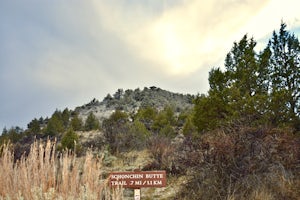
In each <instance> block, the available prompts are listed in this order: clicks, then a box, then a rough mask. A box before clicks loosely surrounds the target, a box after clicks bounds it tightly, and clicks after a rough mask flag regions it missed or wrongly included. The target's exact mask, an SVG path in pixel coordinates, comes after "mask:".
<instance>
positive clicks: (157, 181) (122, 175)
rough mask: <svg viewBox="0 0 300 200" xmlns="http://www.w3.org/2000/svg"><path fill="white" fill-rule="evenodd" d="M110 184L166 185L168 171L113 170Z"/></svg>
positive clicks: (133, 185)
mask: <svg viewBox="0 0 300 200" xmlns="http://www.w3.org/2000/svg"><path fill="white" fill-rule="evenodd" d="M109 184H110V186H111V187H123V188H142V187H166V185H167V178H166V171H138V172H113V173H111V174H110V175H109Z"/></svg>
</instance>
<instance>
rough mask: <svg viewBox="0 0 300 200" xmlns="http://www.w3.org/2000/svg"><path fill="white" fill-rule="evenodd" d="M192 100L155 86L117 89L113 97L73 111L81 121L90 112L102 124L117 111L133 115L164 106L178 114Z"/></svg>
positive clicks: (186, 95)
mask: <svg viewBox="0 0 300 200" xmlns="http://www.w3.org/2000/svg"><path fill="white" fill-rule="evenodd" d="M193 98H194V96H193V95H190V94H179V93H173V92H169V91H166V90H163V89H160V88H157V87H155V86H152V87H150V88H147V87H145V88H144V89H143V90H140V89H139V88H137V89H135V90H131V89H128V90H125V91H124V90H123V89H118V90H117V91H116V92H115V94H113V95H110V94H107V96H106V97H105V98H104V99H103V101H101V102H100V101H99V100H97V99H93V100H92V101H91V102H90V103H88V104H85V105H83V106H80V107H77V108H76V109H75V111H76V112H77V113H79V116H80V117H81V118H82V119H83V120H85V119H86V118H87V116H88V115H89V113H91V112H92V113H93V114H94V115H95V116H96V117H97V118H98V119H99V120H100V122H102V121H103V120H104V119H106V118H108V117H109V116H110V115H111V114H112V113H113V112H114V111H115V110H117V109H118V110H122V111H124V112H127V113H135V112H137V111H138V109H139V108H140V107H146V106H151V107H154V108H156V109H157V110H162V109H163V108H164V107H165V106H172V107H173V108H174V111H175V113H176V112H177V113H178V112H180V111H182V110H186V109H190V108H192V107H193V104H192V100H193Z"/></svg>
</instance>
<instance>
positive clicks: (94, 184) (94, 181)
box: [0, 140, 122, 200]
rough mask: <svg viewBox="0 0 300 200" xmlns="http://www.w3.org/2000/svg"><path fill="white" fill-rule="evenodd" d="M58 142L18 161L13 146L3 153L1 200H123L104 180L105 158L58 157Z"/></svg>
mask: <svg viewBox="0 0 300 200" xmlns="http://www.w3.org/2000/svg"><path fill="white" fill-rule="evenodd" d="M55 148H56V147H55V142H51V141H49V140H48V141H47V142H46V143H42V142H37V141H36V142H34V143H33V144H32V146H31V149H30V152H29V155H28V156H25V155H24V156H22V158H21V159H20V160H17V161H14V156H13V152H12V151H11V150H10V146H9V145H4V146H2V147H1V150H0V154H1V156H0V199H25V200H34V199H36V200H43V199H45V200H46V199H51V200H52V199H68V200H73V199H89V200H90V199H91V200H92V199H111V200H115V199H122V191H111V189H110V188H109V187H108V185H107V180H103V177H102V171H101V158H95V157H94V156H93V155H92V153H91V152H87V154H86V156H85V157H82V158H77V157H76V155H74V154H73V153H71V152H70V151H66V152H64V153H61V154H58V153H57V152H55Z"/></svg>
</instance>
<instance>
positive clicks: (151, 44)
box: [96, 0, 267, 75]
mask: <svg viewBox="0 0 300 200" xmlns="http://www.w3.org/2000/svg"><path fill="white" fill-rule="evenodd" d="M114 3H115V4H114ZM114 3H109V4H108V3H105V1H102V2H100V3H97V6H96V7H97V9H98V10H99V15H100V20H101V21H102V24H103V25H104V26H105V27H106V29H108V30H110V31H111V32H113V33H114V34H116V35H118V36H119V37H121V38H122V39H124V40H125V41H126V43H127V44H128V45H129V46H130V47H131V48H132V51H134V52H136V54H137V55H139V56H140V57H141V58H143V59H145V60H146V61H147V62H152V63H154V65H156V66H157V68H159V69H162V71H163V72H164V73H166V74H171V75H179V74H180V75H189V74H191V73H193V72H195V71H196V70H197V69H199V68H201V67H202V68H203V67H206V66H205V65H206V64H207V63H214V62H215V61H216V60H219V59H220V58H221V57H223V55H221V54H223V52H224V47H228V44H229V43H230V44H231V43H232V41H233V40H234V38H235V36H236V35H235V33H236V32H240V31H239V29H240V28H241V26H242V25H243V24H247V22H248V21H250V20H251V17H252V16H254V15H255V14H256V13H258V12H259V11H260V10H261V9H262V8H263V7H264V6H265V4H266V3H267V1H260V0H255V1H253V0H252V1H250V0H249V1H238V0H232V1H226V3H225V2H224V1H217V0H212V1H206V2H203V1H197V0H192V1H180V2H179V3H177V4H176V5H172V6H170V7H168V8H167V9H164V10H162V12H160V13H155V14H152V15H151V14H149V11H147V10H146V8H143V7H140V6H138V7H134V6H133V5H131V6H126V5H123V4H117V3H116V2H115V1H114ZM240 37H241V36H240ZM221 52H222V53H221Z"/></svg>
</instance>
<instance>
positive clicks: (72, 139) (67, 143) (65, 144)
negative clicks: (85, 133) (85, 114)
mask: <svg viewBox="0 0 300 200" xmlns="http://www.w3.org/2000/svg"><path fill="white" fill-rule="evenodd" d="M78 139H79V137H78V135H77V133H76V132H75V131H73V129H69V130H68V131H67V132H66V133H65V134H64V135H63V137H62V139H61V145H62V148H63V149H66V148H67V149H72V150H73V149H75V145H76V143H78Z"/></svg>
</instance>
